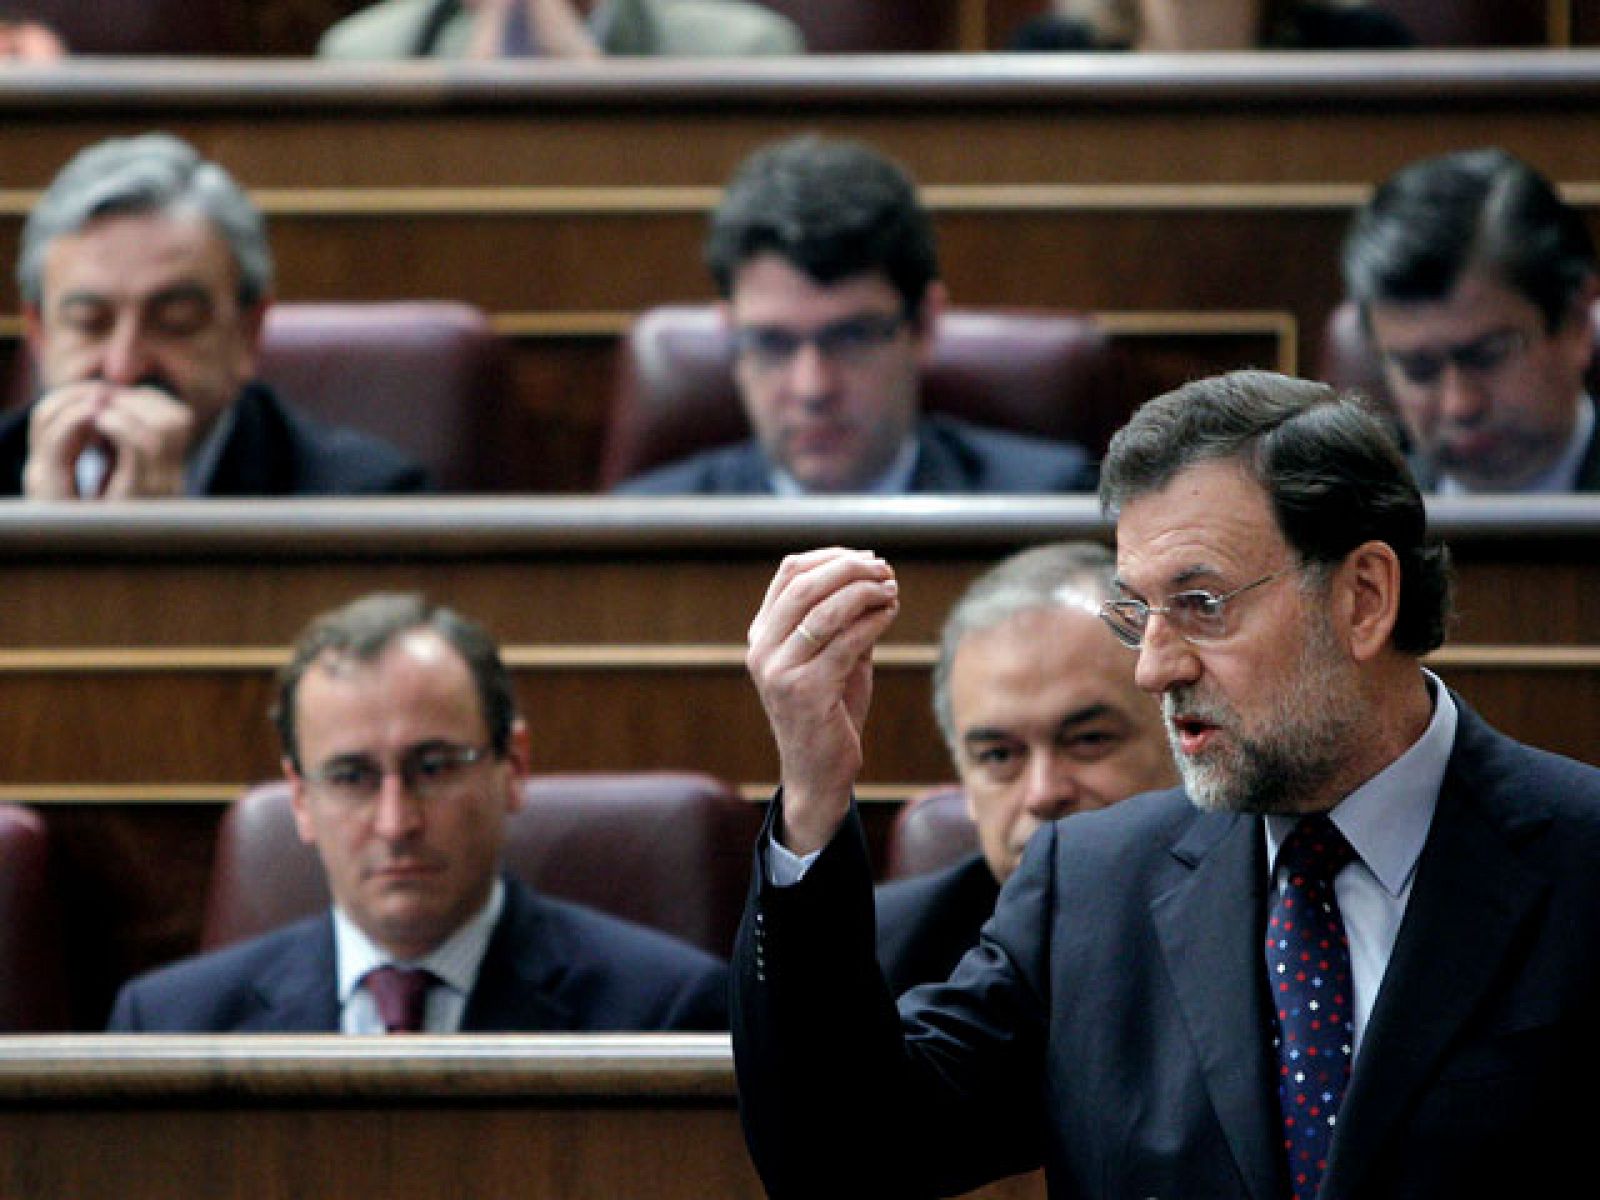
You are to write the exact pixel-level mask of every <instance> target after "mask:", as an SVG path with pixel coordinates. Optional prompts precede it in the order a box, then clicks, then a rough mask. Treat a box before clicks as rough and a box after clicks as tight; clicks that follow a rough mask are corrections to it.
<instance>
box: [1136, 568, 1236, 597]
mask: <svg viewBox="0 0 1600 1200" xmlns="http://www.w3.org/2000/svg"><path fill="white" fill-rule="evenodd" d="M1226 575H1227V572H1226V571H1224V570H1222V569H1221V568H1220V567H1214V566H1211V565H1210V564H1209V563H1196V564H1195V565H1193V566H1189V567H1185V568H1184V569H1183V570H1181V571H1179V572H1178V573H1177V574H1176V575H1173V576H1172V577H1171V578H1170V579H1168V581H1167V585H1166V587H1167V594H1168V595H1171V594H1172V593H1173V592H1181V591H1185V590H1192V589H1193V588H1194V587H1195V586H1196V584H1197V583H1198V582H1199V581H1201V580H1206V581H1211V580H1217V579H1222V578H1224V577H1225V576H1226ZM1111 584H1112V586H1113V587H1114V588H1116V589H1117V591H1119V592H1121V593H1123V595H1125V596H1135V597H1137V596H1139V595H1141V593H1140V592H1138V591H1137V590H1136V589H1134V588H1132V587H1130V586H1129V585H1128V582H1127V580H1125V579H1123V578H1122V576H1121V575H1117V576H1114V577H1113V578H1112V580H1111Z"/></svg>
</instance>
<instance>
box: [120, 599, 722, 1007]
mask: <svg viewBox="0 0 1600 1200" xmlns="http://www.w3.org/2000/svg"><path fill="white" fill-rule="evenodd" d="M274 718H275V721H276V724H277V727H278V733H279V737H280V739H281V741H282V744H283V771H284V774H285V775H286V776H287V777H288V779H289V782H290V784H291V786H292V789H293V793H292V794H293V806H294V821H295V827H296V829H297V830H298V832H299V835H300V839H301V841H303V842H305V843H306V844H307V845H308V846H312V847H315V849H316V852H317V854H318V856H319V857H320V858H321V861H322V867H323V870H324V872H325V873H326V876H327V881H328V889H329V891H330V892H331V893H332V895H333V907H332V909H331V910H330V911H328V912H325V913H321V914H319V915H316V916H313V917H309V918H307V919H305V920H302V921H299V922H296V923H294V924H292V925H288V926H286V927H284V928H282V929H279V930H276V931H274V932H271V933H267V934H264V935H262V936H260V937H257V938H253V939H251V940H249V941H246V942H242V943H239V944H237V945H234V946H229V947H226V948H224V949H222V950H218V951H215V952H213V953H211V954H206V955H202V956H200V957H198V958H194V959H190V960H188V961H186V962H183V963H178V964H176V965H173V966H169V967H165V968H163V969H160V970H157V971H155V972H152V973H151V974H149V975H146V976H144V977H142V978H140V979H137V980H135V981H134V982H132V983H130V984H128V985H127V986H126V987H124V988H123V989H122V991H121V993H120V994H119V995H118V997H117V1001H116V1005H115V1007H114V1009H113V1011H112V1014H111V1024H110V1028H111V1029H112V1030H113V1031H121V1032H152V1033H153V1032H162V1033H280V1032H302V1033H316V1032H327V1033H334V1032H341V1031H342V1032H344V1033H383V1032H401V1031H417V1032H430V1033H454V1032H457V1031H458V1030H469V1031H478V1032H599V1031H623V1032H630V1031H640V1030H718V1029H724V1028H726V1022H727V999H726V987H727V971H726V969H725V967H724V965H723V964H722V963H721V962H719V961H718V960H716V959H715V958H713V957H712V956H711V955H709V954H706V953H705V952H703V951H701V950H699V949H697V948H695V947H693V946H690V945H688V944H686V943H683V942H680V941H678V940H677V939H676V938H672V937H669V936H667V935H666V934H664V933H660V932H657V931H655V930H651V929H645V928H643V927H641V926H638V925H634V924H631V923H629V922H626V921H622V920H619V919H617V918H615V917H612V916H608V915H606V914H603V913H599V912H596V911H594V910H592V909H588V908H585V907H583V906H581V905H577V904H572V903H569V902H567V901H562V900H557V899H554V898H551V897H548V896H542V895H540V894H538V893H537V892H535V891H534V890H533V889H531V888H529V887H528V886H526V885H525V884H523V883H521V882H519V881H518V880H517V879H515V878H513V877H512V876H510V875H509V874H506V873H505V872H504V871H503V869H502V865H501V849H502V846H503V845H504V841H505V826H506V821H507V819H508V818H509V817H510V816H511V814H513V813H515V812H516V811H517V810H518V809H519V808H520V807H521V805H522V787H523V783H524V781H525V780H526V778H527V774H528V769H529V768H528V730H527V726H526V725H525V724H524V723H523V721H522V720H521V718H519V717H518V716H517V715H516V706H515V698H514V696H513V693H512V687H511V678H510V675H509V673H508V672H507V671H506V667H505V664H504V662H503V661H502V659H501V657H500V652H499V649H498V647H497V646H496V645H495V643H494V641H493V640H492V639H491V638H490V637H489V635H488V634H487V633H486V632H485V631H484V630H483V629H481V628H480V627H479V626H477V625H475V624H474V623H472V622H470V621H468V620H466V619H465V618H463V617H461V616H460V615H459V614H457V613H455V612H453V611H451V610H450V609H447V608H438V607H434V606H432V605H429V604H428V603H426V602H425V601H424V600H423V599H422V598H421V597H419V596H402V595H387V594H381V593H380V594H375V595H371V596H367V597H365V598H363V599H361V600H357V601H355V602H353V603H351V604H348V605H346V606H345V607H343V608H340V609H335V610H334V611H333V612H330V613H327V614H324V615H323V616H322V617H319V618H318V619H317V620H315V621H313V622H312V624H311V625H310V626H309V627H308V628H307V629H306V631H305V632H304V633H303V634H302V635H301V637H300V640H299V642H298V643H297V645H296V647H295V652H294V656H293V658H292V660H291V661H290V663H289V665H288V666H287V667H286V668H285V669H284V672H283V674H282V676H281V678H280V681H279V693H278V703H277V706H276V708H275V710H274Z"/></svg>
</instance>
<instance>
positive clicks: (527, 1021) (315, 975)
mask: <svg viewBox="0 0 1600 1200" xmlns="http://www.w3.org/2000/svg"><path fill="white" fill-rule="evenodd" d="M337 986H338V985H337V983H336V980H335V966H334V948H333V919H332V917H331V916H330V915H329V914H327V913H323V914H321V915H319V916H316V917H310V918H308V919H306V920H304V921H298V922H296V923H295V924H293V925H288V926H285V927H284V928H282V929H278V930H274V931H273V932H272V933H268V934H264V935H263V936H261V937H258V938H252V939H251V940H250V941H247V942H241V943H239V944H238V945H236V946H229V947H226V948H224V949H222V950H218V951H215V952H214V953H211V954H203V955H201V956H199V957H198V958H192V959H189V960H187V961H185V962H181V963H175V964H173V965H172V966H169V967H163V968H161V969H160V970H157V971H153V972H151V973H150V974H148V975H145V976H142V977H141V978H139V979H136V980H134V981H133V982H132V983H129V984H128V985H127V986H125V987H124V988H123V989H122V990H121V992H119V993H118V995H117V1000H116V1004H115V1005H114V1007H113V1008H112V1012H111V1021H110V1024H109V1025H108V1026H107V1028H108V1030H109V1031H110V1032H114V1033H115V1032H122V1033H337V1032H338V1031H339V998H338V994H337ZM461 1027H462V1030H463V1031H464V1032H480V1033H579V1032H582V1033H592V1032H603V1031H610V1032H632V1031H656V1030H720V1029H726V1028H727V969H726V968H725V967H724V966H723V964H722V963H721V962H719V961H718V960H716V959H715V958H713V957H711V955H709V954H706V953H705V952H704V951H702V950H700V949H698V948H696V947H694V946H690V945H688V944H686V943H683V942H679V941H678V940H676V939H675V938H671V937H668V936H667V935H666V934H664V933H658V932H656V931H655V930H651V929H645V928H642V927H641V926H638V925H633V924H630V923H629V922H627V921H622V920H618V919H617V918H615V917H611V916H607V915H605V914H603V913H598V912H595V911H593V910H591V909H587V908H583V907H581V906H579V905H575V904H569V903H567V902H565V901H561V900H553V899H551V898H549V897H547V896H541V895H539V894H537V893H535V892H534V891H532V890H531V889H529V888H527V887H526V886H524V885H523V884H521V883H519V882H517V881H516V880H514V879H511V878H507V879H506V903H505V909H504V911H503V912H502V913H501V914H500V920H499V921H498V922H497V923H496V925H495V928H494V932H493V934H492V935H491V936H490V939H489V946H488V949H487V951H485V953H484V958H483V965H482V967H481V968H480V969H479V972H478V982H477V984H476V986H474V987H473V989H472V994H471V995H470V996H468V998H467V1008H466V1012H465V1014H464V1015H463V1017H462V1022H461Z"/></svg>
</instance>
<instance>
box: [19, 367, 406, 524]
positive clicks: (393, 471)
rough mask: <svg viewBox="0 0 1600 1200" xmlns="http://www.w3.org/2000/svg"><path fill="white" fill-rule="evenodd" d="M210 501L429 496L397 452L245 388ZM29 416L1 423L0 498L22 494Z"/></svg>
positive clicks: (265, 391) (208, 488)
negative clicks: (221, 498)
mask: <svg viewBox="0 0 1600 1200" xmlns="http://www.w3.org/2000/svg"><path fill="white" fill-rule="evenodd" d="M233 411H234V417H233V428H232V429H231V430H230V431H229V433H228V437H227V441H226V442H225V443H224V444H223V447H222V451H221V454H220V455H219V456H218V458H217V462H216V467H215V469H214V470H213V471H212V474H211V478H210V479H208V480H206V481H205V484H204V487H203V488H202V492H203V494H205V495H207V496H353V495H361V494H375V495H381V494H386V493H395V492H421V491H426V490H428V477H427V473H426V472H425V471H424V470H423V469H422V467H421V466H420V465H419V464H417V463H415V462H412V461H411V460H410V459H409V458H407V457H406V456H405V455H404V454H402V453H401V452H400V451H399V450H396V449H395V448H394V447H393V446H391V445H389V444H388V443H387V442H383V441H380V440H379V439H377V438H375V437H371V436H369V435H367V434H364V433H357V432H356V431H355V430H353V429H343V428H340V427H337V426H332V425H324V424H322V423H320V422H318V421H314V420H312V419H311V418H310V417H308V416H306V415H305V414H304V413H302V412H300V411H299V410H298V409H296V408H294V407H293V406H291V405H289V404H287V403H285V402H284V401H282V400H280V399H278V397H277V396H275V395H274V394H273V392H272V390H271V389H270V388H267V387H265V386H264V385H262V384H259V383H252V384H248V385H247V386H246V387H245V388H244V389H243V390H242V391H241V392H240V393H239V398H238V399H237V400H236V401H234V410H233ZM32 415H33V408H32V406H31V405H30V406H29V407H27V408H22V409H18V410H16V411H15V412H12V413H8V414H7V415H6V416H5V417H4V418H3V419H0V495H3V496H20V495H21V494H22V470H23V467H24V466H25V465H26V464H27V461H28V419H29V418H30V417H31V416H32Z"/></svg>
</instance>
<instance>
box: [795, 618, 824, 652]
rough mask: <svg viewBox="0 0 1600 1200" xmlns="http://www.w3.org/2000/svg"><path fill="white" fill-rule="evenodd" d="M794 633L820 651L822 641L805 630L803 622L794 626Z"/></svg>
mask: <svg viewBox="0 0 1600 1200" xmlns="http://www.w3.org/2000/svg"><path fill="white" fill-rule="evenodd" d="M794 631H795V632H796V633H798V634H799V635H800V636H801V637H803V638H805V640H806V641H808V642H810V643H811V644H812V646H814V647H815V648H816V649H818V650H820V649H822V639H821V638H819V637H818V636H817V635H816V634H814V633H812V632H811V630H809V629H807V628H806V623H805V622H804V621H801V622H800V624H798V625H796V626H795V627H794Z"/></svg>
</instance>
